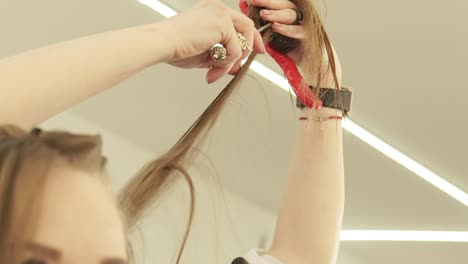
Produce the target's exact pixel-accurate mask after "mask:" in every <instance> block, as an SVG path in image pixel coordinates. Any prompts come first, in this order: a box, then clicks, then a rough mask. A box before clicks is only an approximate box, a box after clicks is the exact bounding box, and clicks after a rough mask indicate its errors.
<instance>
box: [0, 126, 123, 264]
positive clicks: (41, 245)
mask: <svg viewBox="0 0 468 264" xmlns="http://www.w3.org/2000/svg"><path fill="white" fill-rule="evenodd" d="M104 166H105V159H104V158H103V157H102V155H101V150H100V138H99V137H97V136H78V135H72V134H69V133H65V132H44V133H41V132H40V131H39V130H34V131H33V132H31V133H26V132H25V131H23V130H21V129H19V128H17V127H14V126H2V127H0V263H15V264H16V263H24V264H29V263H31V264H32V263H115V264H117V263H125V262H126V260H127V248H126V247H127V245H126V239H125V229H124V225H123V223H122V219H121V215H120V213H119V210H118V209H117V206H116V203H115V202H114V199H113V198H112V195H111V193H110V191H109V188H108V186H107V184H106V177H107V176H106V173H105V170H104Z"/></svg>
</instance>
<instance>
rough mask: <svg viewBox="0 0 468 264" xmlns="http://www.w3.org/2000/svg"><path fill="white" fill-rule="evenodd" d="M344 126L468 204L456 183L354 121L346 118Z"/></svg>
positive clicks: (464, 194) (467, 199)
mask: <svg viewBox="0 0 468 264" xmlns="http://www.w3.org/2000/svg"><path fill="white" fill-rule="evenodd" d="M343 127H344V128H345V129H346V130H347V131H349V132H350V133H351V134H353V135H355V136H356V137H358V138H360V139H361V140H362V141H364V142H366V143H367V144H369V145H370V146H372V147H373V148H375V149H376V150H378V151H380V152H381V153H383V154H384V155H385V156H387V157H389V158H390V159H392V160H394V161H396V162H398V163H400V164H401V165H402V166H404V167H405V168H407V169H408V170H410V171H412V172H414V173H415V174H416V175H418V176H419V177H421V178H423V179H424V180H426V181H427V182H429V183H431V184H432V185H434V186H436V187H437V188H439V189H440V190H442V191H443V192H445V193H447V194H448V195H450V196H451V197H453V198H454V199H456V200H457V201H460V202H461V203H463V204H464V205H465V206H468V195H467V194H466V193H465V192H464V191H462V190H461V189H459V188H458V187H456V186H455V185H453V184H451V183H450V182H448V181H446V180H445V179H444V178H442V177H441V176H439V175H437V174H435V173H434V172H432V171H430V170H429V169H427V168H426V167H424V166H423V165H421V164H419V163H417V162H416V161H414V160H413V159H411V158H410V157H408V156H406V155H405V154H403V153H401V152H400V151H398V150H397V149H395V148H394V147H392V146H390V145H388V144H387V143H385V142H383V141H382V140H381V139H379V138H377V137H376V136H374V135H372V134H371V133H369V132H368V131H366V130H365V129H364V128H362V127H360V126H359V125H357V124H356V123H354V122H353V121H351V120H349V119H346V120H344V122H343Z"/></svg>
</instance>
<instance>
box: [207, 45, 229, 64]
mask: <svg viewBox="0 0 468 264" xmlns="http://www.w3.org/2000/svg"><path fill="white" fill-rule="evenodd" d="M226 53H227V52H226V48H225V47H223V46H221V45H216V46H213V47H212V48H211V51H210V57H211V59H212V60H214V61H218V62H220V61H223V60H225V59H226Z"/></svg>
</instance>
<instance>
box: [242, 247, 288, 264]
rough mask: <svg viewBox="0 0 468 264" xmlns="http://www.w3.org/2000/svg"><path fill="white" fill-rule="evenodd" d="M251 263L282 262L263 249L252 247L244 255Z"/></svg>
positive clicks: (270, 263) (274, 263) (268, 263)
mask: <svg viewBox="0 0 468 264" xmlns="http://www.w3.org/2000/svg"><path fill="white" fill-rule="evenodd" d="M242 257H243V258H244V259H245V260H247V262H248V263H249V264H282V263H281V262H280V261H279V260H277V259H276V258H274V257H272V256H270V255H266V254H265V253H264V251H263V250H260V249H252V250H250V251H249V252H248V253H247V254H245V255H244V256H242Z"/></svg>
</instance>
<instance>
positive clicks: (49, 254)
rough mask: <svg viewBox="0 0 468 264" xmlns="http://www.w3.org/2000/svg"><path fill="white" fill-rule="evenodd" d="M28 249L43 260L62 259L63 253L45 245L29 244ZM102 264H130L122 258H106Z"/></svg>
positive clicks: (55, 260)
mask: <svg viewBox="0 0 468 264" xmlns="http://www.w3.org/2000/svg"><path fill="white" fill-rule="evenodd" d="M25 247H26V249H27V250H29V251H31V252H33V253H34V254H37V255H39V256H41V257H43V258H46V259H48V260H51V261H54V262H59V260H60V258H61V257H62V252H60V250H58V249H55V248H52V247H48V246H45V245H41V244H38V243H35V242H27V243H26V245H25ZM100 263H101V264H128V262H127V261H126V260H125V259H122V258H105V259H103V260H101V262H100Z"/></svg>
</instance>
